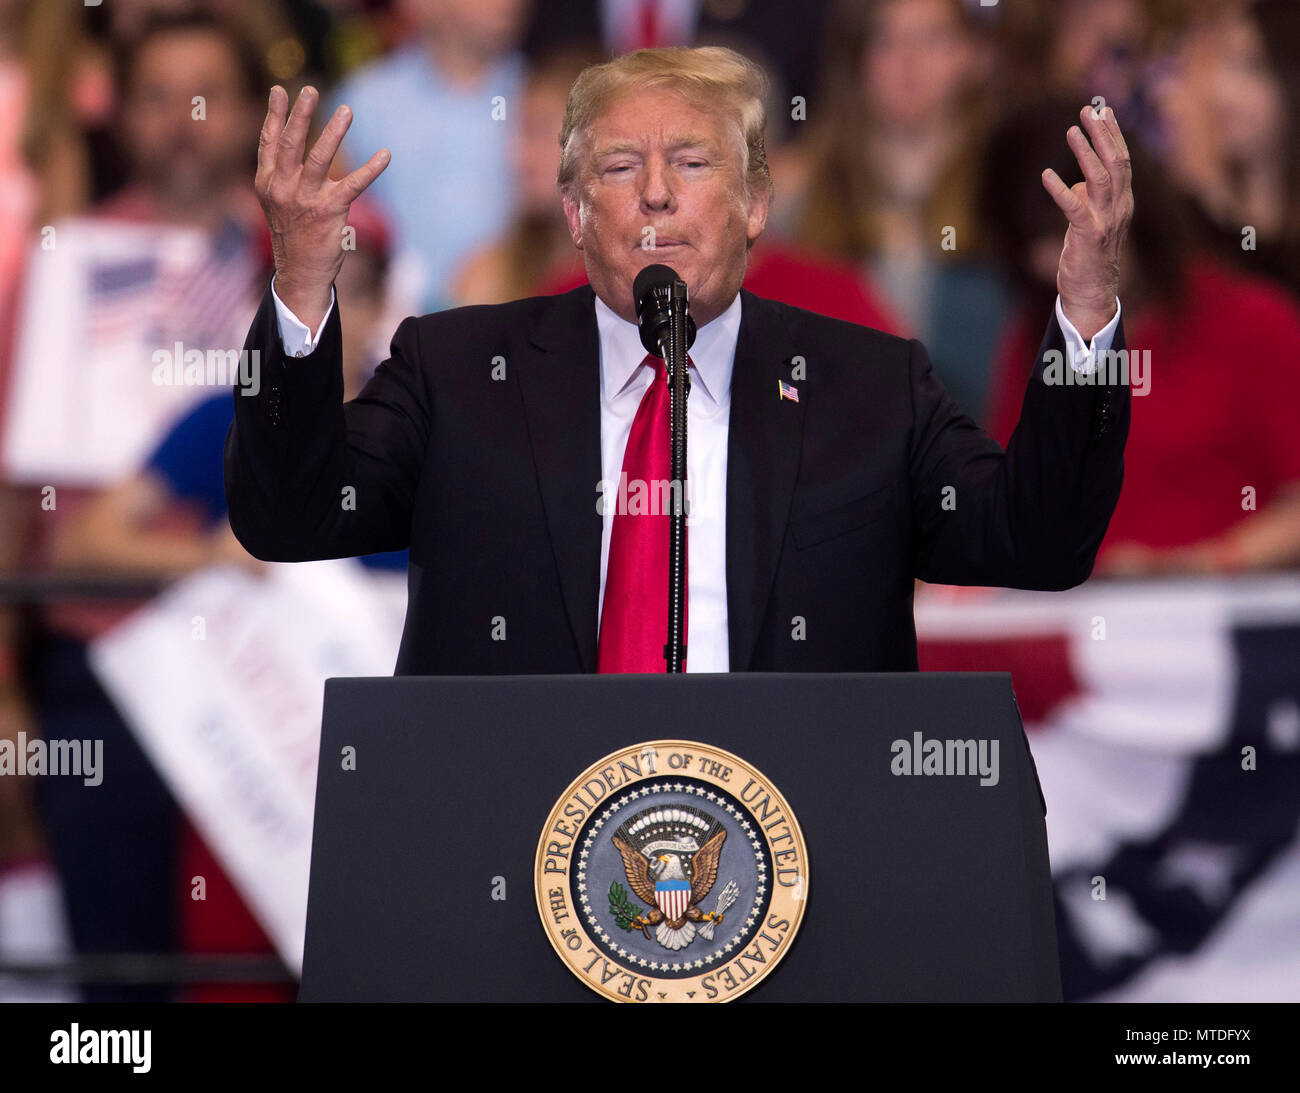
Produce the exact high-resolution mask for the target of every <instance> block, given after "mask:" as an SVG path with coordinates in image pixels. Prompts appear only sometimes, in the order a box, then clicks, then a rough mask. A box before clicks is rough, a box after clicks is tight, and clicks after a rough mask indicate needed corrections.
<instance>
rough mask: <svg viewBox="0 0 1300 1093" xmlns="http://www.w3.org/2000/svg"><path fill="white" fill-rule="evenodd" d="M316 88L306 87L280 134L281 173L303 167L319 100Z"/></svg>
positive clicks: (279, 164)
mask: <svg viewBox="0 0 1300 1093" xmlns="http://www.w3.org/2000/svg"><path fill="white" fill-rule="evenodd" d="M317 97H318V96H317V94H316V89H315V88H314V87H304V88H303V89H302V91H301V92H300V93H299V95H298V101H297V102H296V103H294V104H293V112H292V113H290V115H289V120H288V122H286V123H285V126H284V129H283V130H282V131H281V133H280V142H279V153H278V155H279V159H278V162H277V163H276V167H277V169H279V170H280V171H294V170H296V169H297V168H299V167H301V166H302V157H303V152H304V150H305V149H306V147H307V130H308V129H309V128H310V127H311V115H312V111H313V110H315V109H316V100H317Z"/></svg>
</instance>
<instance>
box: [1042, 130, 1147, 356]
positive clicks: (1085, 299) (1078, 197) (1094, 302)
mask: <svg viewBox="0 0 1300 1093" xmlns="http://www.w3.org/2000/svg"><path fill="white" fill-rule="evenodd" d="M1079 120H1080V121H1082V122H1083V126H1084V129H1087V131H1088V135H1087V136H1084V133H1083V130H1082V129H1080V128H1079V127H1078V126H1077V125H1075V126H1071V127H1070V131H1069V132H1068V133H1067V134H1066V140H1067V141H1068V142H1069V145H1070V149H1071V151H1073V152H1074V157H1075V159H1077V160H1078V161H1079V167H1080V168H1081V169H1082V170H1083V177H1084V181H1083V182H1076V183H1075V184H1074V185H1073V186H1067V185H1066V184H1065V183H1064V182H1063V181H1061V176H1060V175H1058V174H1057V173H1056V172H1055V171H1053V170H1052V169H1051V168H1048V169H1047V170H1046V171H1044V172H1043V186H1044V187H1045V188H1046V190H1047V192H1048V193H1049V194H1051V196H1052V200H1053V201H1055V202H1056V204H1057V207H1058V208H1060V210H1061V211H1062V212H1063V213H1065V217H1066V219H1067V220H1068V221H1069V222H1070V226H1069V228H1067V229H1066V232H1065V246H1064V248H1063V249H1062V251H1061V262H1060V265H1059V266H1058V267H1057V270H1056V291H1057V292H1059V293H1060V294H1061V308H1062V310H1063V311H1064V312H1065V317H1066V318H1067V319H1069V320H1070V322H1072V323H1073V324H1074V326H1075V329H1077V330H1078V331H1079V333H1080V334H1082V335H1083V337H1084V338H1085V339H1086V340H1089V341H1091V340H1092V337H1093V335H1094V334H1096V333H1097V331H1099V330H1100V329H1101V328H1102V327H1104V326H1105V325H1106V324H1107V323H1108V322H1110V320H1111V319H1113V318H1114V317H1115V307H1116V305H1115V299H1116V297H1117V296H1118V295H1119V264H1120V254H1121V253H1122V251H1123V248H1124V240H1125V238H1126V237H1127V235H1128V227H1129V222H1130V221H1131V220H1132V219H1133V167H1132V163H1131V161H1130V160H1129V151H1128V145H1127V144H1126V143H1125V142H1124V134H1123V133H1121V132H1120V131H1119V123H1118V122H1117V121H1116V120H1115V112H1114V111H1113V110H1112V109H1111V108H1110V107H1108V106H1107V107H1104V108H1103V109H1102V111H1101V113H1100V114H1098V113H1097V112H1096V111H1095V110H1094V109H1093V108H1092V107H1091V106H1085V107H1084V108H1083V109H1082V110H1081V111H1080V112H1079ZM1089 137H1091V138H1092V143H1091V144H1089Z"/></svg>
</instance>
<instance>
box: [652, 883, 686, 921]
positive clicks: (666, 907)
mask: <svg viewBox="0 0 1300 1093" xmlns="http://www.w3.org/2000/svg"><path fill="white" fill-rule="evenodd" d="M655 902H656V903H657V904H659V910H661V911H662V912H663V913H664V917H665V918H667V919H668V920H669V921H675V920H677V919H679V918H681V917H682V915H684V914H686V908H687V907H689V906H690V905H691V886H690V885H689V884H688V883H687V882H686V881H684V880H661V881H657V882H656V883H655Z"/></svg>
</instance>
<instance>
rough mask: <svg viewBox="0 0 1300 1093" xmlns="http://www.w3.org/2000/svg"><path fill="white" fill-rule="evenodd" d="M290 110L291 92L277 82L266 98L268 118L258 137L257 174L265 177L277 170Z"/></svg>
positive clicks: (263, 123)
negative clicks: (279, 149) (278, 149)
mask: <svg viewBox="0 0 1300 1093" xmlns="http://www.w3.org/2000/svg"><path fill="white" fill-rule="evenodd" d="M288 112H289V93H288V92H287V91H285V89H284V88H283V87H281V86H280V85H279V84H276V85H275V86H274V87H273V88H271V94H270V96H269V97H268V98H267V100H266V119H265V120H264V121H263V122H262V131H261V133H259V134H258V137H257V174H258V176H259V177H261V178H264V177H265V176H267V175H269V174H270V173H271V172H272V171H274V170H275V160H276V150H277V147H278V141H279V139H280V133H281V131H282V130H283V129H284V118H285V115H286V114H288Z"/></svg>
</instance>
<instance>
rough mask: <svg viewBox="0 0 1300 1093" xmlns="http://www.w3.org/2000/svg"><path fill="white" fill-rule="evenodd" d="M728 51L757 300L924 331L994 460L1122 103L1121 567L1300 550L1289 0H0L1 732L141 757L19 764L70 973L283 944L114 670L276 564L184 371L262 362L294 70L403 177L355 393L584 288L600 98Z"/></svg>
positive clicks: (356, 365)
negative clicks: (572, 132) (211, 576)
mask: <svg viewBox="0 0 1300 1093" xmlns="http://www.w3.org/2000/svg"><path fill="white" fill-rule="evenodd" d="M706 44H717V45H727V46H731V47H732V48H735V49H738V50H740V51H742V52H744V53H746V54H747V55H749V56H751V57H752V58H754V59H755V60H757V61H759V62H761V63H762V64H763V66H764V67H765V69H766V70H767V72H768V74H769V77H770V89H769V90H770V94H769V102H768V157H769V161H770V163H771V166H772V174H773V178H774V180H775V187H776V189H775V200H774V205H773V209H772V214H771V216H770V218H769V221H768V230H767V233H766V234H765V235H764V236H763V238H762V239H760V240H759V242H758V243H757V244H756V245H755V247H754V249H753V251H752V253H751V257H750V266H749V270H748V272H747V275H746V280H745V284H746V287H747V288H749V289H751V290H752V291H754V292H755V293H757V294H758V295H760V296H766V297H771V298H775V299H779V300H783V301H786V302H788V303H791V304H794V305H796V306H800V307H806V308H811V309H814V310H817V311H820V312H823V313H825V314H830V315H834V316H836V317H839V318H843V319H848V320H851V321H855V322H859V323H864V324H867V325H871V326H876V327H879V328H882V329H885V330H888V331H891V332H894V333H897V334H900V335H904V336H909V337H917V338H920V339H922V340H923V341H924V342H925V344H926V345H927V347H928V348H929V350H930V354H931V356H932V358H933V359H934V361H935V364H936V368H937V369H938V371H939V373H940V375H941V377H942V379H943V381H944V383H945V385H946V386H947V388H948V390H949V392H950V393H951V394H952V395H953V397H954V398H955V399H956V400H957V401H958V403H959V404H960V405H961V406H962V408H963V409H964V410H965V411H966V412H967V413H968V414H969V415H970V416H971V417H973V418H974V419H976V420H977V421H979V422H980V423H981V424H983V425H984V426H985V427H986V428H988V429H989V430H990V431H991V432H992V433H993V434H994V435H995V436H997V437H998V438H999V439H1000V440H1002V441H1003V442H1005V441H1006V440H1007V439H1008V438H1009V437H1010V435H1011V432H1012V430H1013V429H1014V427H1015V422H1016V419H1017V417H1018V413H1019V406H1020V399H1021V397H1022V395H1023V391H1024V384H1025V380H1026V378H1027V375H1028V369H1029V367H1030V365H1031V362H1032V357H1033V353H1034V349H1035V347H1036V346H1037V345H1038V343H1039V340H1040V338H1041V335H1042V331H1043V328H1044V326H1045V325H1046V323H1047V322H1048V319H1049V316H1050V314H1051V308H1052V304H1053V300H1054V297H1055V271H1056V263H1057V259H1058V257H1059V254H1060V249H1061V243H1062V240H1063V237H1064V230H1065V224H1064V221H1063V218H1062V217H1061V215H1060V213H1059V211H1058V210H1057V209H1056V207H1055V205H1054V204H1053V203H1052V201H1051V199H1050V198H1049V197H1048V195H1047V193H1046V191H1045V190H1044V189H1043V187H1042V185H1041V181H1040V178H1041V174H1042V171H1043V170H1044V168H1047V167H1052V168H1054V169H1055V170H1056V171H1057V172H1058V173H1059V174H1060V175H1061V177H1062V178H1063V179H1065V181H1066V182H1067V183H1073V182H1075V181H1077V180H1078V179H1079V178H1080V177H1081V175H1080V172H1079V170H1078V168H1077V166H1076V165H1075V164H1074V162H1073V157H1072V155H1071V154H1070V152H1069V149H1068V147H1067V145H1066V142H1065V133H1066V130H1067V129H1068V128H1069V126H1070V125H1071V124H1073V123H1075V122H1076V121H1077V120H1078V119H1077V115H1078V111H1079V109H1080V107H1081V106H1083V105H1085V104H1091V105H1094V106H1097V107H1100V106H1102V105H1108V106H1111V107H1113V108H1114V110H1115V113H1116V116H1117V118H1118V121H1119V123H1120V125H1121V127H1122V128H1123V130H1124V132H1125V134H1126V136H1127V139H1128V143H1129V145H1130V148H1131V149H1132V152H1133V158H1134V164H1135V171H1134V187H1135V197H1136V215H1135V220H1134V224H1133V230H1132V233H1131V237H1130V240H1129V244H1128V253H1127V255H1126V258H1125V263H1124V268H1123V274H1124V282H1123V289H1122V292H1121V301H1122V306H1123V315H1124V328H1125V332H1126V339H1127V344H1128V346H1129V348H1130V350H1137V351H1141V352H1143V353H1147V352H1149V357H1148V358H1147V359H1148V361H1149V371H1148V375H1147V380H1148V381H1149V382H1148V384H1147V389H1146V391H1145V392H1144V393H1143V394H1142V395H1141V397H1138V398H1135V400H1134V407H1133V419H1132V430H1131V435H1130V440H1129V445H1128V454H1127V457H1126V481H1125V487H1124V493H1123V496H1122V498H1121V500H1120V503H1119V507H1118V509H1117V511H1116V513H1115V516H1114V518H1113V520H1112V522H1111V526H1110V531H1109V533H1108V535H1107V538H1106V541H1105V544H1104V545H1103V548H1102V553H1101V555H1100V558H1099V563H1098V568H1097V576H1098V577H1099V578H1105V577H1109V578H1133V577H1157V576H1165V575H1183V576H1185V575H1189V574H1215V573H1240V572H1248V571H1260V570H1279V569H1289V568H1294V567H1296V566H1297V565H1300V429H1298V428H1297V427H1296V421H1297V411H1296V408H1297V406H1300V3H1296V2H1295V0H1253V2H1252V0H1203V2H1202V0H1000V2H995V3H991V4H989V3H980V2H979V0H803V2H802V3H800V4H798V5H790V4H788V3H784V2H781V0H703V2H701V0H535V2H533V3H529V2H527V0H207V2H204V0H113V2H111V3H106V4H103V5H98V6H88V5H83V4H82V3H80V0H78V2H76V3H72V2H64V0H0V221H2V222H3V228H2V230H0V552H2V555H3V556H2V557H0V572H3V573H4V574H5V575H6V582H5V584H4V588H5V590H6V595H5V597H4V598H3V599H0V689H2V690H0V738H9V739H13V740H17V739H18V736H19V733H24V732H25V733H26V734H27V735H28V736H33V737H34V736H36V735H38V734H44V735H46V736H47V737H68V738H89V737H94V738H97V739H99V738H102V739H104V740H105V751H106V756H109V758H106V762H112V763H113V764H114V770H115V771H116V772H118V773H117V775H116V777H115V778H114V779H113V780H112V784H111V786H110V785H109V784H108V783H106V784H105V785H104V786H102V787H98V788H96V789H95V790H93V791H87V790H85V789H83V788H82V787H81V785H80V783H79V782H78V783H75V784H74V783H73V782H71V781H63V780H59V779H18V778H0V876H3V875H4V874H5V872H6V871H10V872H11V873H14V872H16V871H19V870H21V869H23V868H25V867H28V866H30V865H31V864H32V863H52V864H53V866H54V868H55V869H56V870H57V872H58V874H59V877H60V879H61V887H60V891H61V895H60V897H59V898H60V899H61V901H62V908H63V913H65V914H66V921H67V924H68V930H69V933H70V942H71V944H72V946H73V947H74V948H75V949H76V951H78V952H80V953H113V952H158V953H168V952H204V951H210V952H224V953H230V952H248V953H258V952H269V943H268V942H267V939H266V937H265V935H264V934H263V933H262V931H261V930H260V929H259V927H258V926H257V924H256V922H255V921H254V920H253V918H252V917H251V916H250V915H249V914H248V912H247V910H246V909H245V908H244V907H243V906H242V904H241V903H240V901H239V898H238V896H237V895H236V894H235V892H234V889H233V886H231V885H229V883H228V882H225V881H224V880H222V879H221V878H222V874H221V870H220V867H219V866H218V865H217V863H216V862H215V860H213V858H212V856H211V854H210V852H209V851H208V849H207V848H206V847H205V846H204V844H203V840H202V839H201V837H200V836H199V834H198V833H197V832H196V831H195V830H194V829H193V828H191V827H190V826H189V825H188V824H187V823H186V822H185V821H184V819H183V818H182V817H181V816H180V814H179V812H178V810H177V808H176V805H175V802H174V801H173V800H172V798H171V795H170V794H169V792H168V790H167V787H166V786H165V785H164V784H163V783H162V781H161V780H160V779H159V778H158V776H157V774H156V773H155V772H154V771H153V770H152V769H151V767H150V764H149V762H148V760H147V759H146V758H145V757H144V756H143V754H142V753H141V752H140V751H139V748H138V747H137V745H136V744H135V743H134V742H133V740H132V737H131V733H130V731H129V728H128V727H127V726H126V725H125V724H124V723H123V722H122V719H121V717H120V716H119V715H118V714H117V713H116V711H115V710H114V709H113V706H112V703H111V701H110V700H109V699H108V698H107V696H106V695H105V694H104V692H103V691H102V689H101V688H100V686H99V684H98V683H97V681H96V679H95V677H94V673H93V672H92V671H91V670H90V668H89V667H88V664H87V657H86V648H87V644H88V643H89V642H91V641H93V640H94V639H95V637H96V636H98V635H100V634H102V633H104V632H105V630H106V629H107V628H109V627H111V626H112V625H113V624H114V623H115V622H116V621H117V620H119V619H121V618H123V617H125V615H126V614H128V613H129V612H131V611H132V610H134V609H136V608H137V607H138V606H139V605H140V604H141V603H142V602H145V600H147V598H148V596H149V595H150V594H151V592H152V590H153V589H154V588H157V587H161V586H162V585H164V584H165V583H166V582H167V581H169V580H173V579H175V578H176V577H179V576H181V575H184V574H186V573H190V572H192V571H195V570H197V569H200V568H202V567H204V566H207V565H209V564H212V563H214V562H234V563H236V564H238V565H243V566H248V567H251V568H254V569H256V568H257V566H258V565H259V563H256V562H255V561H254V560H252V559H251V558H249V557H248V556H247V555H246V554H244V552H243V551H242V549H241V548H240V547H239V545H238V543H237V542H235V540H234V538H233V536H232V535H231V533H230V530H229V525H228V523H227V522H226V519H225V500H224V490H223V484H222V466H221V453H222V447H223V444H224V438H225V433H226V429H227V427H228V425H229V421H230V417H231V407H230V394H229V386H228V383H225V382H224V377H223V379H222V382H203V381H196V382H185V383H174V382H160V381H159V379H158V376H157V375H156V374H154V368H155V365H157V364H158V363H159V357H158V354H159V353H160V352H161V353H163V354H164V357H163V358H162V360H163V362H164V363H165V364H167V365H168V366H169V367H170V366H171V365H178V364H180V363H183V362H184V360H185V359H186V357H185V352H186V348H185V347H189V348H190V349H198V350H200V351H201V352H202V351H206V350H209V349H212V348H222V349H226V348H229V349H238V347H239V346H240V345H241V344H242V341H243V337H244V333H245V331H246V330H247V327H248V324H249V322H250V321H251V319H252V316H253V314H254V311H255V310H256V307H257V302H258V300H259V299H260V297H261V295H262V293H263V291H264V289H265V286H266V283H267V278H268V277H269V273H270V263H271V254H270V245H269V240H268V236H267V233H266V228H265V223H264V221H263V220H262V219H261V212H260V210H259V208H258V205H257V202H256V200H255V198H254V195H253V188H252V183H253V175H254V169H255V157H256V148H257V137H258V131H259V128H260V125H261V120H262V116H263V114H264V112H265V106H266V97H267V92H268V90H269V88H270V86H271V84H272V83H279V84H281V85H283V86H285V87H287V88H288V90H289V93H290V95H291V97H292V96H294V95H296V93H297V91H298V90H299V88H301V87H302V86H305V85H307V84H312V85H314V86H316V87H317V88H319V89H320V90H321V92H322V96H323V99H324V104H325V106H326V107H328V108H330V109H332V108H333V107H334V106H336V105H338V104H341V103H347V104H348V105H349V106H351V108H352V110H353V112H354V121H353V124H352V127H351V129H350V131H349V133H348V136H347V138H346V139H345V141H344V144H343V151H342V153H341V157H340V158H341V159H342V160H343V161H345V162H340V163H337V164H336V165H335V169H336V171H340V172H341V171H343V170H345V169H347V167H348V166H349V164H350V165H353V166H355V165H356V164H359V163H361V162H364V161H365V159H366V158H368V157H369V156H370V154H371V153H372V152H374V151H376V150H377V149H378V148H381V147H386V148H388V149H390V150H391V152H392V156H393V159H392V164H391V165H390V167H389V168H388V170H387V171H386V172H385V173H384V174H383V175H382V176H381V177H380V178H379V179H378V180H377V182H376V183H375V184H374V185H373V186H372V187H371V189H370V190H369V191H368V192H367V194H366V195H365V197H363V198H362V199H361V200H359V201H358V202H357V203H356V205H354V207H353V214H352V220H351V224H352V226H353V227H354V228H355V239H354V241H353V243H354V249H355V253H353V254H350V255H349V256H348V259H347V261H346V262H345V264H344V267H343V274H342V277H341V279H340V281H339V283H338V286H337V288H338V306H339V307H340V311H341V318H342V329H343V332H344V339H345V345H344V357H345V369H346V374H347V389H348V392H349V397H350V395H351V394H352V393H355V392H356V391H357V390H359V389H360V387H361V386H362V385H363V384H364V382H365V379H366V377H367V375H368V374H369V372H370V371H371V370H372V369H373V368H374V366H375V364H376V363H377V362H378V361H379V360H380V359H382V357H383V356H384V348H385V344H386V339H387V338H388V337H389V336H390V335H391V333H392V331H393V330H394V329H395V327H396V324H397V321H398V320H400V318H401V317H402V316H403V315H405V314H410V313H413V312H424V311H431V310H438V309H441V308H446V307H451V306H457V305H462V304H475V303H494V302H498V301H503V300H508V299H513V298H516V297H520V296H527V295H534V294H539V293H552V292H558V291H563V290H566V289H568V288H571V287H573V286H575V285H578V284H581V283H582V282H583V281H584V280H585V273H584V271H583V267H582V263H581V260H580V255H579V253H578V252H577V251H576V250H575V249H574V247H573V245H572V243H571V241H570V239H569V236H568V232H567V230H566V227H565V222H564V217H563V214H562V210H561V206H560V202H559V200H558V196H557V191H556V184H555V176H556V169H557V166H558V159H559V147H558V143H557V134H558V133H559V130H560V123H561V119H562V117H563V113H564V106H565V99H566V95H567V92H568V88H569V86H570V85H571V83H572V81H573V80H574V78H575V77H576V75H577V74H578V72H579V71H580V70H581V69H582V68H583V67H584V66H585V65H587V64H590V63H593V62H598V61H600V60H601V59H602V58H605V57H608V56H611V55H613V54H617V53H621V52H624V51H627V50H630V49H636V48H641V47H643V46H650V45H706ZM324 117H328V111H327V110H321V111H318V118H324ZM173 357H174V358H179V361H178V360H176V359H173ZM864 443H869V438H864ZM367 564H373V566H374V567H376V568H379V569H385V568H386V569H391V570H396V571H400V570H401V569H402V568H403V567H404V564H405V560H404V557H403V556H402V555H400V554H399V555H393V556H384V557H381V558H374V559H367ZM60 581H62V582H63V583H60ZM151 582H152V583H151ZM132 588H134V589H135V591H134V593H132V592H131V589H132ZM33 782H35V783H39V784H36V785H33V784H32V783H33ZM198 873H202V874H204V875H206V876H208V877H210V878H218V879H217V881H216V882H210V887H209V898H208V900H207V901H206V902H205V903H204V904H203V905H202V906H199V905H196V904H195V903H194V902H193V901H190V900H188V899H186V898H184V893H185V892H186V891H188V878H190V877H191V876H193V875H196V874H198ZM33 898H37V897H33ZM3 922H4V919H3V915H2V913H0V927H2V926H3ZM86 993H87V994H88V996H90V997H92V998H100V997H103V998H123V997H130V998H142V999H143V998H162V997H174V996H175V995H176V992H175V991H174V990H173V989H172V988H171V987H168V986H166V985H143V986H134V987H128V986H123V985H115V984H105V985H101V986H97V987H96V986H91V987H88V988H87V989H86ZM185 996H186V997H192V998H193V997H245V998H247V997H265V998H277V997H291V996H292V989H291V987H290V986H288V985H270V986H264V987H261V988H253V987H239V988H218V987H209V988H205V989H202V990H200V989H196V988H191V989H189V990H188V991H187V992H186V993H185Z"/></svg>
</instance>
